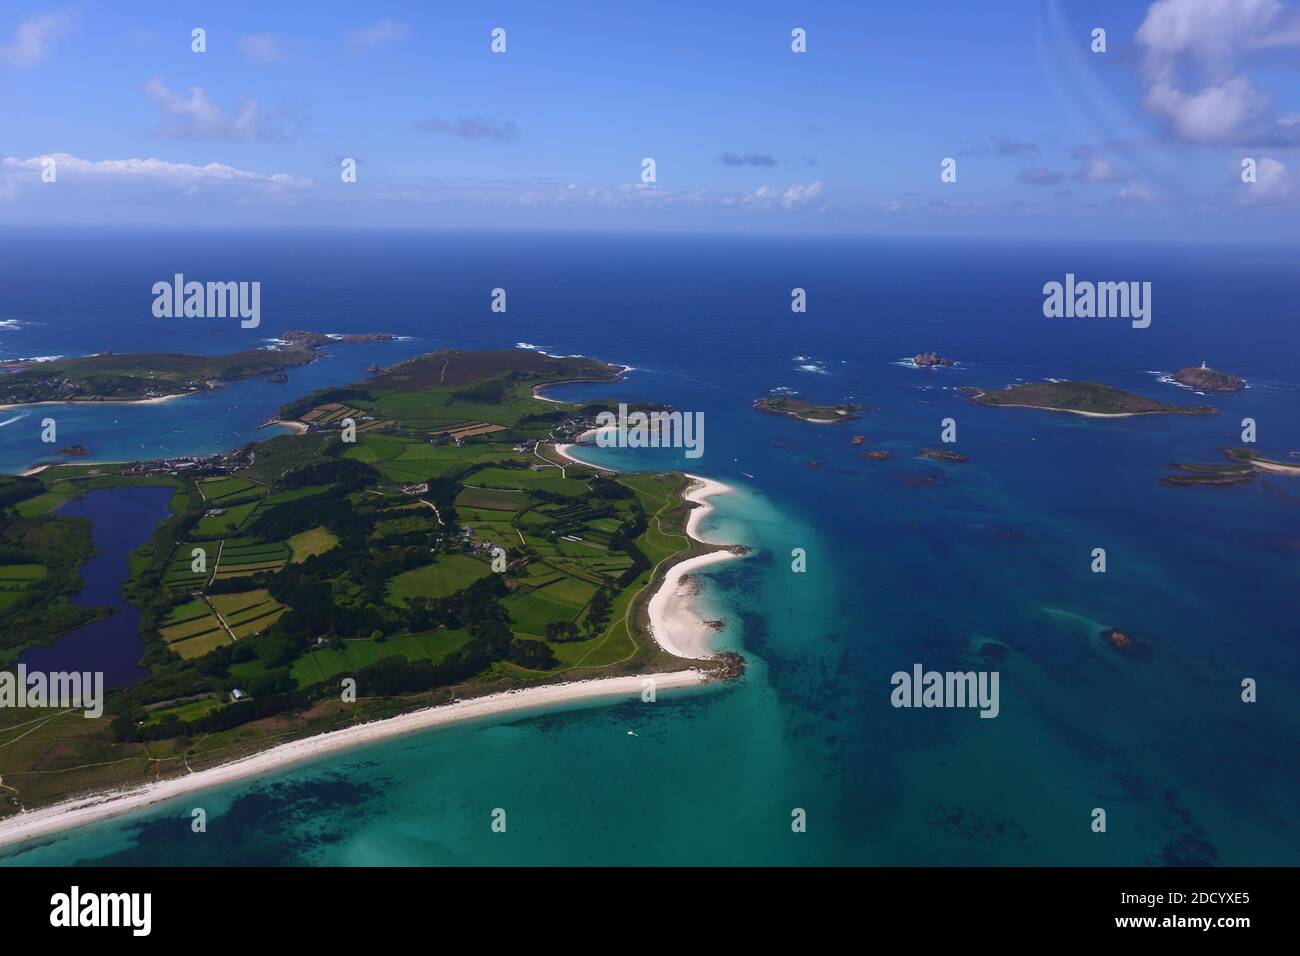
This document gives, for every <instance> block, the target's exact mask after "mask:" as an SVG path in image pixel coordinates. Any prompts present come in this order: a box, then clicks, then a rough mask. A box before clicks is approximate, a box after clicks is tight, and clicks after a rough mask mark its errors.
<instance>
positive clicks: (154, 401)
mask: <svg viewBox="0 0 1300 956" xmlns="http://www.w3.org/2000/svg"><path fill="white" fill-rule="evenodd" d="M197 394H199V392H198V391H193V392H181V393H179V394H177V395H160V396H158V397H157V398H131V399H125V398H124V399H116V398H114V399H107V400H105V401H99V400H98V399H84V398H80V399H79V398H70V399H65V400H63V401H60V402H20V403H18V404H17V405H0V412H3V411H8V410H9V409H11V408H35V407H36V406H38V405H161V404H162V403H163V402H171V401H175V400H176V399H178V398H186V397H187V396H190V395H197Z"/></svg>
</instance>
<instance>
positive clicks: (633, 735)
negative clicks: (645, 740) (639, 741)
mask: <svg viewBox="0 0 1300 956" xmlns="http://www.w3.org/2000/svg"><path fill="white" fill-rule="evenodd" d="M627 735H628V736H629V737H635V736H636V731H635V730H629V731H628V732H627Z"/></svg>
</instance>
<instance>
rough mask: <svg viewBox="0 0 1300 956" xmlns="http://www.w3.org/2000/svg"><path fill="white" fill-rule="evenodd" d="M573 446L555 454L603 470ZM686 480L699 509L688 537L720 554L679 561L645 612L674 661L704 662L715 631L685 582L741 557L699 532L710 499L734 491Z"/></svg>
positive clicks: (652, 631) (654, 634) (707, 480)
mask: <svg viewBox="0 0 1300 956" xmlns="http://www.w3.org/2000/svg"><path fill="white" fill-rule="evenodd" d="M594 432H595V429H591V430H590V431H587V432H584V433H583V434H582V435H579V436H578V438H579V440H581V439H583V438H586V437H587V436H588V435H590V434H592V433H594ZM573 445H574V443H572V442H570V443H568V444H563V445H555V446H554V448H555V453H556V454H557V455H559V456H560V457H561V458H564V459H566V460H568V461H571V462H574V463H575V464H579V465H585V466H586V467H588V468H600V467H602V466H600V465H593V464H592V463H591V462H588V461H583V460H582V459H581V458H575V457H574V456H573V455H572V454H570V451H569V450H570V449H571V448H573ZM606 470H612V469H606ZM686 477H687V478H689V479H690V480H691V481H692V482H693V484H692V485H691V487H689V488H688V489H687V490H686V493H685V494H684V495H683V497H684V498H685V499H686V500H687V501H691V502H694V503H695V504H696V505H698V507H696V508H692V509H691V513H690V515H689V517H687V519H686V534H687V535H688V536H690V537H691V538H692V539H693V540H695V541H698V542H699V543H700V544H706V545H714V546H716V547H718V548H719V549H720V550H717V551H710V552H709V553H708V554H700V555H696V556H695V557H693V558H687V559H686V560H684V561H678V562H677V563H676V564H674V565H673V566H672V567H670V568H669V569H668V571H667V572H666V573H665V574H664V579H663V581H661V582H660V584H659V587H658V588H657V589H656V590H655V593H654V594H652V595H651V596H650V602H649V604H648V605H647V606H646V612H647V613H648V614H649V617H650V635H651V636H652V637H653V638H654V641H655V643H656V644H658V645H659V646H660V647H662V648H663V649H664V650H665V651H667V652H668V653H669V654H672V655H674V656H675V657H684V658H686V659H688V660H703V659H706V658H710V657H713V656H714V654H713V651H712V650H711V648H710V644H711V643H712V642H711V635H712V634H713V628H711V627H710V626H709V624H708V623H707V622H706V621H705V619H704V618H703V617H702V616H701V615H700V613H699V611H697V610H696V607H695V598H696V595H697V592H696V590H695V588H693V587H690V586H689V584H688V583H687V582H685V581H684V580H683V579H685V578H686V577H687V576H688V575H689V574H690V573H691V572H692V571H698V570H699V569H701V568H705V567H708V566H709V565H711V564H717V563H718V562H720V561H727V560H730V559H731V558H735V557H739V555H737V554H736V553H734V552H732V551H729V550H726V548H727V543H726V542H722V541H710V540H708V539H706V538H703V537H701V536H700V530H699V529H700V522H701V521H703V520H704V519H705V517H706V516H708V514H709V512H711V511H712V510H713V505H711V504H709V501H708V499H710V498H712V497H713V496H714V495H723V494H727V493H729V492H731V491H733V490H734V489H733V488H732V487H731V486H730V485H727V484H724V483H723V482H721V481H718V480H716V479H714V478H703V477H701V476H700V475H692V474H687V475H686Z"/></svg>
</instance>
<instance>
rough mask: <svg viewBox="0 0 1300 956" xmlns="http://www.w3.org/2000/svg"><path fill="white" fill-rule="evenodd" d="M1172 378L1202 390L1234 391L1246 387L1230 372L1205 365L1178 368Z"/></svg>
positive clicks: (1181, 383)
mask: <svg viewBox="0 0 1300 956" xmlns="http://www.w3.org/2000/svg"><path fill="white" fill-rule="evenodd" d="M1173 380H1174V381H1175V382H1178V383H1179V384H1180V385H1186V386H1188V387H1190V388H1195V389H1199V390H1200V391H1202V392H1235V391H1238V390H1239V389H1243V388H1245V387H1246V383H1245V382H1243V381H1242V380H1241V379H1240V378H1238V377H1237V376H1236V375H1233V374H1232V373H1231V372H1220V371H1218V370H1217V369H1212V368H1205V367H1201V368H1180V369H1179V370H1178V371H1177V372H1175V373H1174V374H1173Z"/></svg>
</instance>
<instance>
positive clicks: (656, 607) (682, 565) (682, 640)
mask: <svg viewBox="0 0 1300 956" xmlns="http://www.w3.org/2000/svg"><path fill="white" fill-rule="evenodd" d="M686 477H687V478H689V479H691V481H692V482H694V484H693V485H692V486H691V487H690V488H689V489H688V490H687V492H686V494H685V495H684V497H685V498H686V500H687V501H693V502H695V503H696V504H698V505H699V507H697V508H692V509H691V513H690V517H688V518H687V519H686V533H687V534H688V535H690V536H691V537H692V538H693V539H695V540H696V541H698V542H700V543H701V544H713V545H717V544H721V542H718V541H708V540H706V539H704V538H703V537H701V536H700V532H699V528H700V522H701V521H703V520H704V519H705V517H707V516H708V514H709V512H711V511H712V510H713V505H712V504H710V503H709V501H708V499H709V498H712V497H713V496H714V495H723V494H727V493H729V492H731V491H732V490H733V489H732V488H731V486H730V485H725V484H723V483H722V482H720V481H715V480H713V479H712V478H701V477H700V476H699V475H687V476H686ZM735 557H739V555H737V554H735V553H734V552H732V551H728V550H725V549H724V550H721V551H710V552H709V553H708V554H701V555H698V556H696V557H694V558H687V559H686V560H685V561H679V562H677V563H676V564H674V565H673V566H672V567H671V568H669V569H668V573H667V574H665V575H664V579H663V582H662V583H661V584H660V585H659V589H658V590H657V591H655V593H654V594H653V595H652V596H651V598H650V604H649V606H648V607H647V611H648V612H649V615H650V633H651V634H652V635H653V636H654V639H655V642H656V643H657V644H658V645H659V646H660V647H662V648H663V649H664V650H666V651H667V652H668V653H669V654H675V655H676V656H678V657H686V658H693V659H696V660H698V659H701V658H708V657H713V651H712V650H711V648H710V644H711V641H710V637H711V635H712V634H713V629H712V628H711V627H710V626H709V625H708V624H707V623H706V622H705V620H704V618H703V617H701V616H700V614H699V611H698V610H696V606H695V603H696V602H695V599H696V595H697V592H696V590H695V589H694V588H692V587H690V586H688V585H687V584H686V582H685V578H686V577H687V576H688V575H689V574H690V573H691V572H692V571H698V570H699V569H700V568H705V567H708V566H709V565H711V564H717V563H718V562H720V561H728V560H730V559H732V558H735Z"/></svg>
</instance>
